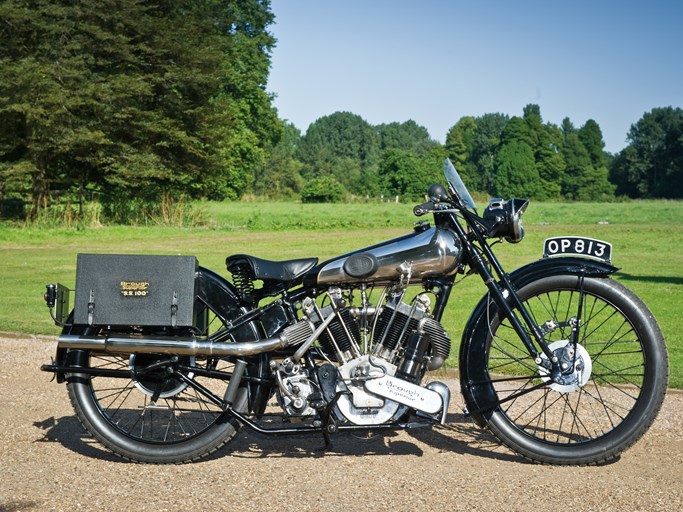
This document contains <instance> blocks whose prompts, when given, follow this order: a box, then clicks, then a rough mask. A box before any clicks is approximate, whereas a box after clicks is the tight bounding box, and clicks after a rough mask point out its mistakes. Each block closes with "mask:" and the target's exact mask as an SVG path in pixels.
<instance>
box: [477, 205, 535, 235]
mask: <svg viewBox="0 0 683 512" xmlns="http://www.w3.org/2000/svg"><path fill="white" fill-rule="evenodd" d="M527 206H529V201H528V200H527V199H508V200H507V201H503V200H502V199H498V198H496V199H491V201H489V205H488V206H487V207H486V209H485V210H484V224H485V225H486V228H487V233H486V234H487V235H488V236H489V237H505V240H507V241H508V242H511V243H513V244H516V243H517V242H520V241H521V240H522V238H524V226H523V225H522V214H523V213H524V210H526V207H527Z"/></svg>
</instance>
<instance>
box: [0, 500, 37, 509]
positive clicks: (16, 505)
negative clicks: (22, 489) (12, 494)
mask: <svg viewBox="0 0 683 512" xmlns="http://www.w3.org/2000/svg"><path fill="white" fill-rule="evenodd" d="M38 508H39V503H38V502H36V501H28V500H21V501H7V502H5V503H0V512H19V511H20V510H38Z"/></svg>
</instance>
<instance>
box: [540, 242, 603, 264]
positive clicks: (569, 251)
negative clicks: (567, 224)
mask: <svg viewBox="0 0 683 512" xmlns="http://www.w3.org/2000/svg"><path fill="white" fill-rule="evenodd" d="M556 256H581V257H583V258H592V259H596V260H600V261H606V262H608V263H609V262H611V261H612V244H610V243H608V242H603V241H602V240H596V239H594V238H585V237H582V236H556V237H553V238H548V239H546V241H545V242H543V257H544V258H553V257H556Z"/></svg>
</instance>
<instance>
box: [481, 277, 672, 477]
mask: <svg viewBox="0 0 683 512" xmlns="http://www.w3.org/2000/svg"><path fill="white" fill-rule="evenodd" d="M518 293H519V295H520V298H521V299H522V301H523V302H524V304H525V306H526V307H527V309H528V310H529V312H530V313H531V315H532V317H533V319H534V323H535V324H536V325H538V326H539V327H540V328H541V329H542V330H544V331H545V332H547V334H546V341H547V342H548V344H549V347H550V349H551V351H552V352H553V355H554V356H555V357H557V358H558V360H559V361H560V363H561V365H562V367H563V372H562V375H561V376H560V377H559V378H556V379H551V377H550V362H549V361H548V358H547V357H545V356H543V357H542V358H541V359H540V361H539V360H536V361H535V360H534V359H533V358H532V357H531V356H530V355H529V354H528V352H527V351H526V349H525V348H524V346H523V344H522V342H521V340H520V339H519V337H518V336H517V334H516V332H515V331H514V329H513V328H512V326H511V325H510V322H509V320H507V319H506V318H501V316H499V315H498V314H497V310H496V308H495V306H491V307H490V309H489V311H488V315H487V318H486V319H485V322H486V323H488V325H489V328H488V335H487V336H486V343H485V347H484V348H485V350H481V351H480V352H481V353H480V355H479V356H475V358H476V357H479V358H480V359H479V361H475V366H478V367H479V368H482V369H484V370H483V371H482V372H481V375H477V378H478V380H479V383H480V384H481V385H483V386H484V387H486V388H487V392H486V394H487V395H488V396H489V397H490V398H489V399H490V400H491V401H492V402H493V403H498V402H499V405H497V406H494V407H492V408H491V409H490V410H484V411H478V412H477V415H478V419H479V420H480V421H484V422H485V423H486V424H487V425H488V426H489V427H490V429H491V430H492V431H493V433H494V434H495V435H496V436H497V437H498V438H499V439H500V440H501V441H502V442H503V443H504V444H506V445H507V446H508V447H510V448H512V449H513V450H514V451H516V452H518V453H520V454H522V455H524V456H525V457H528V458H530V459H533V460H535V461H539V462H545V463H552V464H595V463H600V462H605V461H608V460H610V459H613V458H615V457H617V456H618V455H619V454H620V453H621V452H622V451H623V450H625V449H626V448H628V447H629V446H631V445H632V444H633V443H635V442H636V441H637V440H638V439H639V438H640V437H641V436H642V435H643V434H644V433H645V432H646V431H647V429H648V428H649V427H650V425H651V424H652V422H653V421H654V419H655V417H656V415H657V413H658V411H659V409H660V407H661V404H662V401H663V399H664V395H665V392H666V384H667V354H666V348H665V343H664V338H663V336H662V333H661V331H660V329H659V327H658V325H657V322H656V320H655V319H654V317H653V315H652V313H650V311H649V310H648V309H647V307H646V306H645V305H644V304H643V303H642V301H641V300H640V299H639V298H638V297H636V295H635V294H634V293H633V292H631V291H630V290H628V289H627V288H625V287H624V286H622V285H621V284H619V283H617V282H615V281H613V280H611V279H588V278H586V279H580V278H578V277H576V276H554V277H548V278H545V279H540V280H537V281H534V282H532V283H530V284H528V285H526V286H524V287H523V288H522V289H520V290H519V292H518ZM575 328H578V336H576V337H573V334H572V333H573V329H575ZM573 340H576V341H577V343H575V342H574V341H573Z"/></svg>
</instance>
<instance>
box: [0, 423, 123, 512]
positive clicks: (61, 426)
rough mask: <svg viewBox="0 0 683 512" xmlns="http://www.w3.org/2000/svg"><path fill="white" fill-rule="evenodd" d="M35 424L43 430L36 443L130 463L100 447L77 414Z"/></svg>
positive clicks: (0, 510)
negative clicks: (84, 427) (58, 444)
mask: <svg viewBox="0 0 683 512" xmlns="http://www.w3.org/2000/svg"><path fill="white" fill-rule="evenodd" d="M33 426H34V427H37V428H39V429H41V430H43V437H42V438H40V439H36V440H35V441H34V442H36V443H60V444H61V445H62V446H64V447H65V448H68V449H69V450H71V451H72V452H76V453H78V454H80V455H83V456H85V457H91V458H94V459H100V460H106V461H110V462H123V463H126V464H130V462H129V461H127V460H125V459H122V458H121V457H117V456H116V455H114V454H113V453H110V452H109V451H107V450H105V449H103V448H100V445H99V444H98V443H97V441H95V440H94V439H93V438H92V437H90V436H89V435H88V434H87V433H86V431H85V430H84V429H83V426H82V425H81V422H80V421H78V418H76V416H62V417H61V418H58V419H55V418H54V416H53V417H50V418H48V419H46V420H43V421H36V422H34V423H33ZM0 512H2V509H0Z"/></svg>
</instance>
